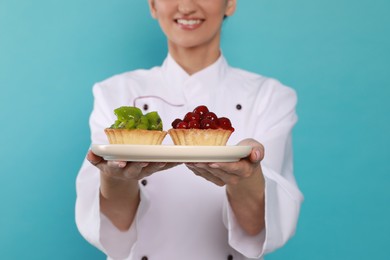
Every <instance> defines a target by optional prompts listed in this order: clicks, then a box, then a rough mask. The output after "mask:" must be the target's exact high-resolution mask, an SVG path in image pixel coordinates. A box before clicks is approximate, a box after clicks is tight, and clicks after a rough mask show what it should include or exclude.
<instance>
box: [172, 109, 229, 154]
mask: <svg viewBox="0 0 390 260" xmlns="http://www.w3.org/2000/svg"><path fill="white" fill-rule="evenodd" d="M233 132H234V128H233V127H232V124H231V122H230V120H229V119H228V118H226V117H218V116H217V115H216V114H215V113H214V112H211V111H209V109H208V108H207V107H206V106H204V105H202V106H198V107H196V108H195V109H194V110H193V111H192V112H188V113H187V114H186V115H185V116H184V118H183V119H180V118H177V119H175V120H174V121H173V122H172V129H170V130H168V134H169V135H170V136H171V138H172V140H173V143H174V144H175V145H205V146H211V145H215V146H221V145H226V143H227V141H228V140H229V137H230V135H231V134H232V133H233Z"/></svg>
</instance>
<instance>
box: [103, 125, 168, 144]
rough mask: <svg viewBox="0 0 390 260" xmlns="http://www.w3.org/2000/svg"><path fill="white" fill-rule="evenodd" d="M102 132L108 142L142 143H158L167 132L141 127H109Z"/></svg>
mask: <svg viewBox="0 0 390 260" xmlns="http://www.w3.org/2000/svg"><path fill="white" fill-rule="evenodd" d="M104 132H105V133H106V135H107V138H108V142H109V143H110V144H143V145H160V144H161V143H162V141H163V140H164V138H165V136H166V135H167V132H165V131H156V130H142V129H132V130H129V129H111V128H106V129H104Z"/></svg>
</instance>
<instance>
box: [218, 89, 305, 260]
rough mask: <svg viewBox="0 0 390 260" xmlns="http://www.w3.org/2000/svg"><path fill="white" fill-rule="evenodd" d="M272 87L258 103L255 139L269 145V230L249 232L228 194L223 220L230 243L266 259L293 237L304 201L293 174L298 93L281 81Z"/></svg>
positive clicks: (264, 164)
mask: <svg viewBox="0 0 390 260" xmlns="http://www.w3.org/2000/svg"><path fill="white" fill-rule="evenodd" d="M276 83H277V82H276ZM271 89H272V90H271ZM271 89H269V90H267V91H264V92H265V93H262V94H263V100H264V99H265V100H266V101H265V102H259V103H258V104H259V107H258V108H257V109H258V111H259V114H258V117H259V118H258V121H257V122H258V125H257V129H256V134H255V135H256V137H255V139H257V140H258V141H259V142H260V143H262V144H263V145H264V147H265V157H264V160H263V161H262V162H261V165H262V170H263V174H264V178H265V229H264V230H263V231H262V232H261V233H260V234H258V235H256V236H250V235H248V234H247V233H245V231H244V230H243V229H242V228H241V227H240V226H239V224H238V222H237V220H236V218H235V216H234V213H233V211H232V209H231V207H230V205H229V202H228V199H227V196H225V202H224V212H223V213H224V216H223V218H224V219H223V220H224V223H225V226H226V227H227V229H228V232H229V244H230V245H231V246H232V247H233V248H234V249H235V250H237V251H238V252H240V253H241V254H243V255H244V256H246V257H248V258H252V259H260V258H262V257H263V256H264V255H265V254H266V253H269V252H272V251H274V250H276V249H277V248H279V247H281V246H283V245H284V244H285V243H286V242H287V241H288V239H290V238H291V236H293V234H294V233H295V229H296V225H297V221H298V216H299V211H300V206H301V203H302V201H303V196H302V193H301V192H300V190H299V189H298V187H297V184H296V182H295V178H294V174H293V153H292V140H291V139H292V138H291V135H292V128H293V126H294V125H295V123H296V121H297V116H296V113H295V107H296V100H297V98H296V94H295V92H294V91H293V90H291V89H289V88H286V87H284V86H281V85H280V84H279V86H277V87H276V88H271ZM264 96H265V97H264ZM257 133H258V134H257Z"/></svg>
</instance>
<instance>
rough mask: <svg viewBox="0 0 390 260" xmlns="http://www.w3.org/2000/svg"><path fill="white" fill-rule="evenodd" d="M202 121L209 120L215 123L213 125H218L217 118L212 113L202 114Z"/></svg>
mask: <svg viewBox="0 0 390 260" xmlns="http://www.w3.org/2000/svg"><path fill="white" fill-rule="evenodd" d="M203 119H209V120H211V121H215V123H218V117H217V115H216V114H215V113H213V112H207V113H206V114H204V117H203Z"/></svg>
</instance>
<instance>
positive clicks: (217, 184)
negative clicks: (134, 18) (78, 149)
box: [76, 0, 302, 260]
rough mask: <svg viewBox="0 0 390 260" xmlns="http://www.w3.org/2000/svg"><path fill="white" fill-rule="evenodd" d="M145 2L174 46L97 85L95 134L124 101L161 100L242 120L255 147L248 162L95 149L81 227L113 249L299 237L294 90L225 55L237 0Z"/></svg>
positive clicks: (234, 248) (205, 249) (80, 189)
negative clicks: (151, 158)
mask: <svg viewBox="0 0 390 260" xmlns="http://www.w3.org/2000/svg"><path fill="white" fill-rule="evenodd" d="M148 2H149V6H150V10H151V14H152V16H153V17H154V18H155V19H157V20H158V22H159V24H160V26H161V28H162V30H163V31H164V33H165V35H166V37H167V41H168V50H169V53H168V56H167V58H166V60H165V61H164V63H163V65H162V66H161V67H155V68H152V69H151V70H137V71H132V72H128V73H124V74H121V75H116V76H114V77H112V78H109V79H107V80H105V81H103V82H101V83H98V84H96V85H95V86H94V88H93V92H94V97H95V103H94V109H93V112H92V114H91V118H90V126H91V135H92V142H93V143H107V140H106V137H105V134H104V131H103V129H104V128H106V127H107V126H109V125H110V124H112V122H113V121H114V120H115V119H114V115H113V112H112V111H113V110H114V109H115V108H117V107H120V106H123V105H129V104H132V103H133V102H134V103H137V102H138V103H137V104H136V105H137V106H139V107H142V108H144V111H158V112H159V114H160V115H161V118H162V120H163V122H165V123H166V125H167V122H169V123H170V122H172V121H173V120H174V119H175V118H176V117H180V116H181V115H184V114H185V113H186V112H188V111H190V110H192V109H193V108H195V107H196V106H198V105H206V106H208V107H209V108H210V110H212V111H215V112H216V114H217V115H223V116H227V117H229V118H230V119H231V121H232V122H233V125H234V127H235V129H236V131H235V132H234V133H233V135H232V137H231V138H230V140H229V142H230V143H232V144H237V143H238V144H240V145H250V146H252V151H251V153H250V155H249V156H248V157H247V158H244V159H241V160H240V161H239V162H232V163H188V164H181V165H176V164H173V163H140V162H123V161H105V160H104V159H103V158H101V157H99V156H97V155H95V154H93V153H92V152H91V151H90V152H89V153H88V154H87V158H86V160H85V162H84V164H83V166H82V168H81V170H80V173H79V175H78V178H77V195H78V197H77V202H76V222H77V225H78V228H79V230H80V232H81V233H82V235H83V236H84V237H85V238H86V239H87V240H88V241H89V242H90V243H92V244H93V245H95V246H96V247H98V248H99V249H100V250H102V251H103V252H104V253H105V254H107V256H108V258H109V259H151V260H153V259H164V260H166V259H174V260H176V259H186V260H189V259H197V260H198V259H203V260H204V259H206V260H207V259H210V260H216V259H262V258H263V256H264V255H265V254H266V253H268V252H271V251H273V250H275V249H276V248H278V247H280V246H282V245H283V244H284V243H285V242H286V241H287V240H288V239H289V238H290V237H291V236H292V234H293V233H294V231H295V228H296V223H297V219H298V215H299V210H300V204H301V202H302V195H301V193H300V191H299V189H298V188H297V186H296V183H295V179H294V175H293V171H292V147H291V146H292V145H291V131H292V128H293V126H294V124H295V122H296V114H295V105H296V95H295V92H294V91H293V90H291V89H290V88H287V87H285V86H283V85H282V84H280V83H279V82H278V81H276V80H273V79H268V78H265V77H262V76H260V75H256V74H252V73H249V72H246V71H243V70H239V69H235V68H231V67H229V66H228V64H227V62H226V60H225V59H224V57H223V55H222V54H221V52H220V35H221V26H222V23H223V20H224V18H225V17H228V16H231V15H233V13H234V11H235V9H236V1H235V0H213V1H208V0H148ZM155 97H159V98H155ZM162 100H165V101H167V102H163V101H162ZM168 103H172V104H183V106H172V105H169V104H168ZM166 125H165V126H166ZM248 137H250V138H248ZM165 142H166V143H169V138H166V139H165ZM264 147H265V149H264ZM191 172H192V173H194V174H191Z"/></svg>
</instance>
